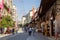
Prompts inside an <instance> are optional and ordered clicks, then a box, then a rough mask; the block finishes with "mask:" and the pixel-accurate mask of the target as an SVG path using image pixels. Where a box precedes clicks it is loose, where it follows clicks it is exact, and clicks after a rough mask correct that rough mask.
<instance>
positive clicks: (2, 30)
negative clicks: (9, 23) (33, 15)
mask: <svg viewBox="0 0 60 40" xmlns="http://www.w3.org/2000/svg"><path fill="white" fill-rule="evenodd" d="M17 31H18V30H15V29H14V28H9V27H7V28H0V34H15V33H17Z"/></svg>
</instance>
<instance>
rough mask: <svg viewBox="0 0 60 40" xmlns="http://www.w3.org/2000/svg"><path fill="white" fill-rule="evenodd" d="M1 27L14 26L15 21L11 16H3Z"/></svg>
mask: <svg viewBox="0 0 60 40" xmlns="http://www.w3.org/2000/svg"><path fill="white" fill-rule="evenodd" d="M0 25H1V27H13V25H14V22H13V20H12V18H11V17H10V16H2V21H1V22H0Z"/></svg>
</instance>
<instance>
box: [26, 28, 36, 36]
mask: <svg viewBox="0 0 60 40" xmlns="http://www.w3.org/2000/svg"><path fill="white" fill-rule="evenodd" d="M25 31H26V32H28V33H29V36H31V34H32V33H33V35H34V33H35V32H36V28H33V27H25Z"/></svg>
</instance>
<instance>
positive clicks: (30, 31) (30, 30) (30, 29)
mask: <svg viewBox="0 0 60 40" xmlns="http://www.w3.org/2000/svg"><path fill="white" fill-rule="evenodd" d="M28 31H29V36H31V33H32V28H31V27H30V28H29V30H28Z"/></svg>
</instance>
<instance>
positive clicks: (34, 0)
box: [13, 0, 41, 20]
mask: <svg viewBox="0 0 60 40" xmlns="http://www.w3.org/2000/svg"><path fill="white" fill-rule="evenodd" d="M40 3H41V0H13V4H14V5H15V6H16V8H17V15H18V20H20V19H21V18H22V16H24V15H26V14H27V13H28V12H29V10H31V9H32V7H34V8H36V9H37V8H38V7H39V6H40Z"/></svg>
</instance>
